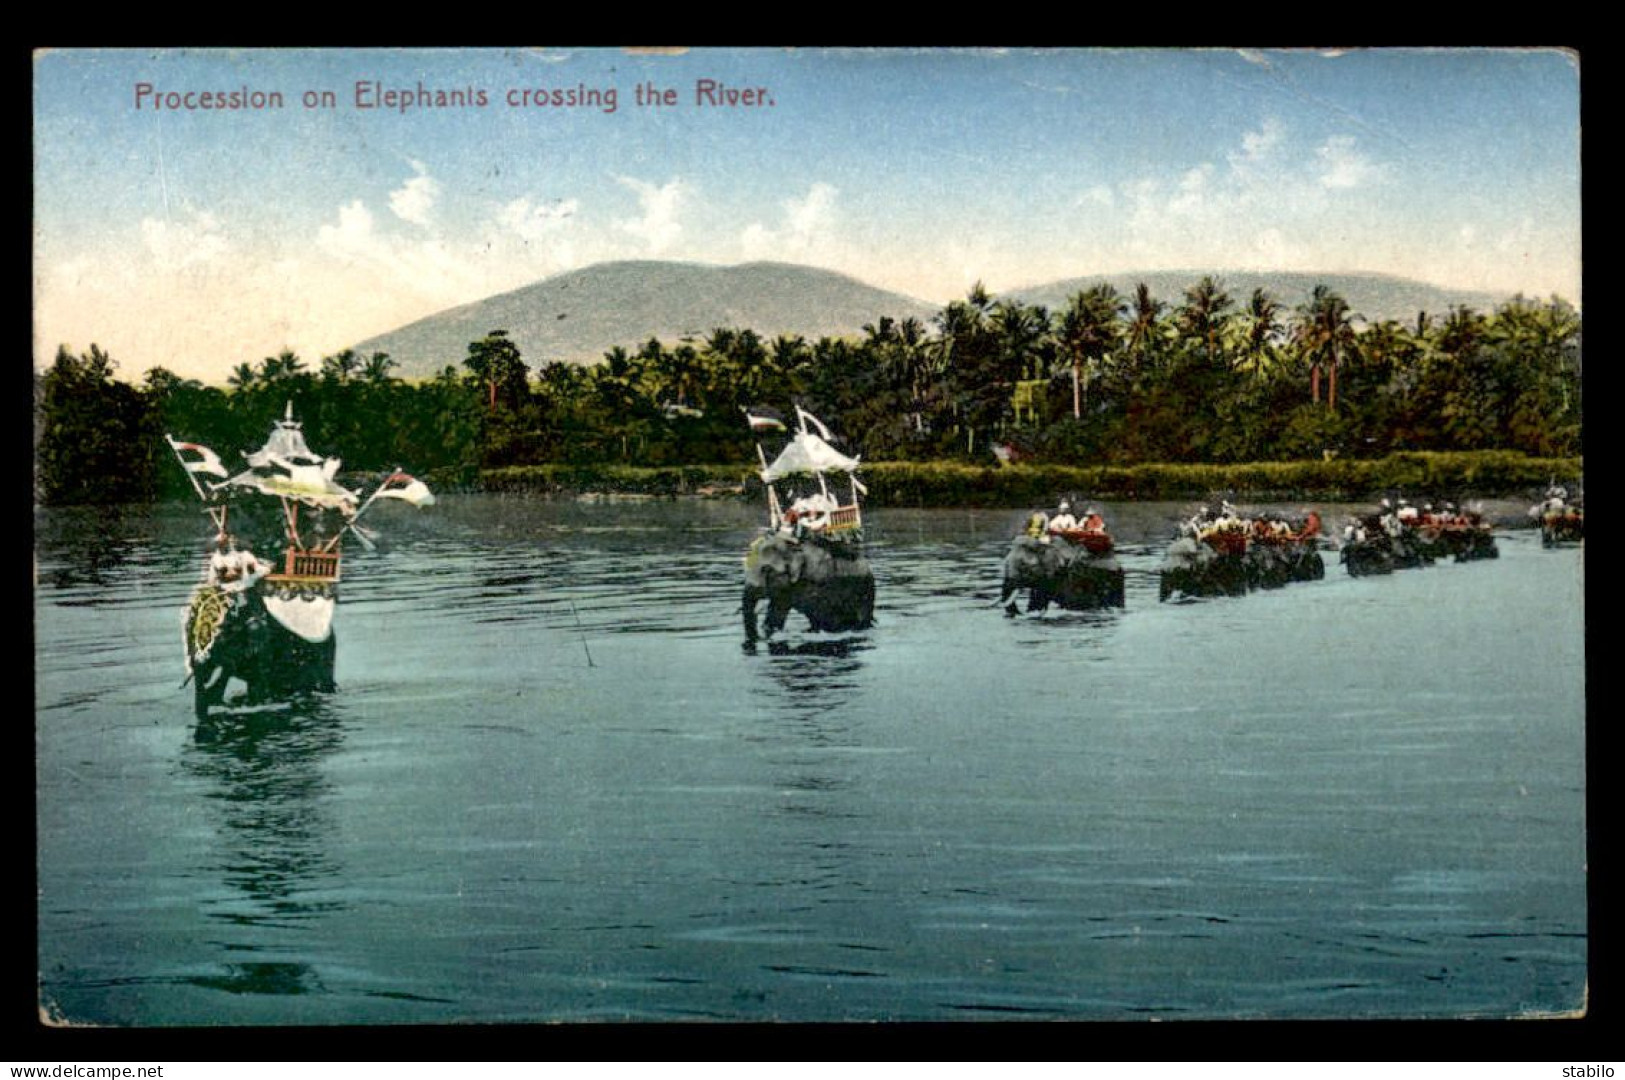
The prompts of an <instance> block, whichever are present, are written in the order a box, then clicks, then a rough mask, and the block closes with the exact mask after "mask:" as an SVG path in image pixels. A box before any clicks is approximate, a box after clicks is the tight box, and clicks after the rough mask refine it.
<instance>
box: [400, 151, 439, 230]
mask: <svg viewBox="0 0 1625 1080" xmlns="http://www.w3.org/2000/svg"><path fill="white" fill-rule="evenodd" d="M412 169H413V171H414V172H415V173H417V175H416V176H414V177H412V178H411V179H410V180H408V181H406V183H404V184H402V185H401V186H400V187H398V188H396V189H395V190H394V191H392V192H390V193H389V208H390V209H391V210H393V211H394V212H395V216H396V217H398V218H400V219H401V220H402V221H409V222H411V223H412V224H413V225H423V226H427V225H428V224H429V211H430V210H432V209H434V204H435V202H436V200H438V199H439V197H440V183H439V181H437V180H435V178H434V177H432V176H430V175H429V170H428V169H426V168H425V167H424V165H423V162H421V161H414V162H412Z"/></svg>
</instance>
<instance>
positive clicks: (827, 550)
mask: <svg viewBox="0 0 1625 1080" xmlns="http://www.w3.org/2000/svg"><path fill="white" fill-rule="evenodd" d="M763 600H766V601H767V615H766V618H765V620H764V624H763V627H762V631H763V632H764V633H765V635H766V636H767V637H769V638H771V637H772V636H773V635H774V634H776V633H778V632H779V631H780V630H782V629H784V622H785V619H786V618H788V617H789V615H790V612H791V611H799V612H801V613H802V614H803V615H805V616H807V623H808V626H809V628H810V629H812V630H814V631H818V632H830V633H846V632H850V631H854V630H867V629H868V628H869V626H870V624H871V623H873V622H874V611H875V576H874V572H873V571H872V570H870V569H869V562H868V560H867V559H865V558H864V556H863V549H862V546H861V545H860V544H858V543H854V542H842V541H824V540H821V539H819V538H816V537H811V536H807V537H800V538H798V537H795V536H792V535H787V534H786V533H783V532H770V533H764V534H763V535H761V536H759V537H757V538H756V540H755V541H754V542H752V544H751V545H750V549H749V550H748V551H747V552H746V553H745V591H744V601H743V604H742V607H741V610H742V611H743V614H744V619H745V641H746V642H747V643H752V642H755V641H756V639H757V637H758V630H757V620H756V608H757V605H758V604H759V603H760V602H761V601H763Z"/></svg>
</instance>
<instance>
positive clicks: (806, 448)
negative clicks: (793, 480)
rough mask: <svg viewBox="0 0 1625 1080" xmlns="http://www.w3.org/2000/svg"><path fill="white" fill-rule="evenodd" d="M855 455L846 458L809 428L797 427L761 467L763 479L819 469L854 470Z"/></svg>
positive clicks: (856, 468) (856, 464) (770, 479)
mask: <svg viewBox="0 0 1625 1080" xmlns="http://www.w3.org/2000/svg"><path fill="white" fill-rule="evenodd" d="M857 471H858V459H857V458H849V457H847V456H846V455H845V454H843V453H841V452H840V451H839V450H837V449H835V448H834V447H833V446H831V445H830V444H829V443H827V442H825V441H824V440H823V439H820V438H819V437H818V436H817V435H814V434H812V433H811V432H809V431H798V432H796V435H795V437H794V438H793V439H791V440H790V445H789V446H786V447H785V448H784V450H783V452H782V453H780V454H779V456H778V457H776V458H774V459H773V464H771V465H769V466H768V467H767V468H765V469H763V470H762V479H763V480H765V481H766V482H767V483H769V484H771V483H773V482H774V481H776V480H782V479H784V478H785V477H786V476H807V475H810V474H813V473H821V472H845V473H851V472H857Z"/></svg>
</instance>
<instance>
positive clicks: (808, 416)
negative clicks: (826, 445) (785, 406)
mask: <svg viewBox="0 0 1625 1080" xmlns="http://www.w3.org/2000/svg"><path fill="white" fill-rule="evenodd" d="M796 413H797V415H799V416H800V417H801V422H802V423H803V424H805V423H808V422H809V421H810V422H811V423H812V426H813V427H815V428H817V429H818V434H820V435H822V436H823V437H824V441H825V442H834V441H835V436H833V435H831V434H830V433H829V428H827V427H825V426H824V422H823V421H822V420H820V419H818V417H816V416H814V415H813V414H812V413H810V412H808V411H807V410H806V409H803V408H802V407H801V406H800V405H797V406H796Z"/></svg>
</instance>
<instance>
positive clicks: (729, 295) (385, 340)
mask: <svg viewBox="0 0 1625 1080" xmlns="http://www.w3.org/2000/svg"><path fill="white" fill-rule="evenodd" d="M1209 273H1211V274H1212V275H1213V277H1215V278H1216V279H1218V281H1219V282H1220V283H1221V284H1222V285H1223V287H1224V289H1225V291H1226V292H1227V293H1228V294H1229V295H1230V299H1231V302H1232V304H1233V305H1234V306H1235V308H1236V309H1241V308H1244V307H1245V306H1246V304H1247V301H1248V299H1249V298H1250V297H1251V296H1252V291H1253V290H1254V289H1255V288H1263V289H1266V290H1268V291H1269V293H1270V294H1271V295H1272V296H1274V297H1275V299H1276V301H1277V302H1278V303H1280V304H1281V305H1282V306H1283V307H1284V308H1285V310H1286V313H1287V314H1290V313H1291V311H1292V309H1293V308H1295V307H1297V306H1298V305H1299V304H1302V303H1304V302H1305V301H1306V300H1307V299H1308V298H1309V294H1310V292H1311V291H1312V290H1313V289H1314V287H1315V286H1316V285H1325V286H1327V287H1328V288H1331V289H1333V290H1335V291H1336V292H1337V293H1338V294H1339V295H1341V296H1342V297H1343V299H1345V300H1347V301H1348V304H1349V309H1350V310H1351V311H1353V312H1354V313H1355V314H1358V315H1362V316H1364V317H1365V319H1366V321H1367V322H1368V323H1377V322H1381V321H1382V320H1384V319H1395V320H1398V321H1400V322H1402V323H1406V324H1411V323H1414V322H1415V320H1416V315H1417V312H1419V311H1426V312H1428V313H1429V314H1432V315H1442V314H1444V313H1445V312H1446V311H1448V310H1449V309H1450V308H1451V306H1453V305H1456V304H1466V305H1468V306H1469V307H1472V308H1475V309H1476V310H1479V311H1483V312H1488V311H1491V310H1492V309H1493V308H1494V307H1495V306H1496V305H1497V304H1499V303H1503V302H1504V301H1505V300H1506V299H1508V298H1507V297H1504V296H1496V295H1494V294H1492V293H1484V292H1472V291H1468V290H1460V289H1443V288H1439V287H1437V286H1433V285H1428V284H1426V283H1424V282H1420V281H1413V280H1410V279H1408V278H1400V277H1391V276H1388V275H1383V274H1304V273H1285V272H1279V273H1267V272H1266V273H1260V272H1252V271H1248V272H1240V271H1237V272H1218V271H1204V270H1175V271H1157V272H1154V273H1143V274H1107V275H1097V276H1094V277H1079V278H1069V279H1067V280H1064V281H1054V282H1050V283H1049V284H1045V285H1033V286H1028V287H1026V288H1021V289H1013V290H1010V291H1008V292H1004V293H999V294H996V295H995V299H1005V298H1008V299H1013V300H1020V301H1022V302H1024V303H1028V304H1043V305H1044V306H1045V307H1047V308H1049V309H1050V311H1051V312H1052V313H1053V312H1057V311H1059V310H1061V309H1062V308H1064V307H1065V306H1066V303H1067V301H1068V300H1069V299H1070V298H1071V297H1072V296H1073V295H1074V294H1076V293H1078V292H1079V291H1081V290H1084V289H1087V288H1089V287H1090V286H1092V285H1096V284H1098V283H1100V282H1102V281H1105V282H1109V283H1111V284H1112V285H1113V286H1114V287H1115V288H1116V289H1117V291H1118V292H1120V293H1122V294H1123V296H1124V297H1125V298H1127V297H1130V296H1132V295H1133V291H1134V288H1135V286H1136V285H1137V284H1139V283H1140V282H1144V283H1145V284H1146V285H1147V286H1148V287H1149V288H1150V290H1151V294H1152V295H1153V296H1155V297H1156V298H1157V299H1158V300H1161V301H1162V302H1163V303H1164V304H1166V305H1167V306H1168V307H1170V308H1172V307H1177V306H1178V305H1179V304H1180V303H1182V302H1183V301H1184V297H1185V290H1186V289H1188V288H1190V287H1191V286H1192V285H1194V284H1196V282H1197V281H1199V280H1200V279H1201V278H1202V276H1203V275H1204V274H1209ZM940 310H941V305H937V304H930V303H927V302H925V301H923V300H917V299H915V298H914V297H911V296H904V295H903V294H902V293H895V292H888V291H886V290H884V289H877V288H875V287H873V286H871V285H865V284H864V283H863V282H861V281H858V280H857V279H855V278H852V277H848V276H847V275H845V274H839V273H835V272H834V271H830V270H819V269H815V268H813V267H810V266H796V265H792V264H789V263H773V262H757V263H745V264H743V265H740V266H710V265H704V264H700V263H681V262H654V261H643V262H609V263H599V264H597V265H595V266H588V267H585V268H584V269H581V270H572V271H569V272H568V273H563V274H558V275H555V276H554V277H550V278H545V279H543V280H541V281H538V282H536V283H535V284H534V285H527V286H525V287H524V288H522V289H515V290H514V291H512V292H507V293H502V294H500V295H497V296H492V297H488V298H487V299H484V300H480V301H477V302H475V303H472V304H465V305H463V306H462V307H455V308H450V309H448V310H446V311H442V312H440V313H438V314H435V315H430V316H429V317H428V318H424V319H419V320H418V321H417V322H414V323H409V324H407V325H406V326H402V327H400V328H399V329H397V330H392V331H390V332H389V333H386V334H380V335H379V336H377V337H374V338H369V339H368V340H366V341H362V342H359V343H357V344H356V345H354V346H353V348H354V349H355V350H356V351H357V352H359V353H361V354H362V355H363V356H365V355H368V354H370V353H373V352H386V353H388V354H389V355H390V356H391V357H393V358H394V360H395V362H396V363H397V364H398V365H399V366H398V367H397V369H396V370H397V372H398V373H399V374H401V375H404V376H407V377H418V376H427V375H433V374H434V373H435V372H438V371H439V370H440V369H442V368H444V367H445V366H446V365H447V364H452V365H455V366H458V367H459V368H460V367H461V365H462V362H463V358H464V357H466V356H467V355H468V345H469V342H471V341H478V340H479V339H480V338H482V337H484V336H485V335H486V334H488V333H490V332H491V331H492V330H506V331H508V335H509V337H510V338H511V339H512V340H513V341H514V343H515V344H517V345H518V346H519V351H520V352H521V353H522V354H523V355H524V358H525V361H526V362H527V363H528V364H530V365H531V367H532V368H536V367H539V366H541V365H542V364H545V363H549V362H551V361H554V360H568V361H572V362H576V363H591V362H595V361H597V360H600V359H602V358H603V355H604V353H605V352H607V351H608V350H609V349H611V348H614V347H615V346H617V345H620V346H623V347H625V348H626V349H628V350H635V349H637V348H638V347H639V346H640V345H642V344H643V343H644V342H646V341H648V340H649V339H650V338H651V337H654V338H659V339H660V340H661V341H662V342H663V343H665V344H666V345H668V346H669V345H674V344H676V343H677V342H679V341H681V340H683V339H684V338H691V339H694V340H696V341H700V340H703V339H704V338H705V336H706V335H708V334H709V333H710V332H711V331H712V330H714V329H716V328H717V327H722V326H726V327H734V328H740V329H743V328H745V327H749V328H750V329H753V330H755V331H756V332H757V333H758V334H760V335H761V336H762V337H763V338H766V339H769V340H771V339H772V338H774V337H777V336H778V335H780V334H800V335H801V336H802V337H805V338H806V339H808V340H809V341H813V340H816V339H818V338H820V337H826V336H828V337H848V336H855V335H858V334H861V333H862V332H863V326H864V324H865V323H872V322H875V321H876V320H878V319H880V318H881V317H882V316H888V315H889V316H891V317H892V318H894V319H899V320H901V319H905V318H908V317H909V316H914V317H916V318H918V319H920V320H921V321H922V322H925V323H927V324H929V323H930V321H931V319H932V317H933V316H935V315H936V314H937V313H938V312H939V311H940Z"/></svg>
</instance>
